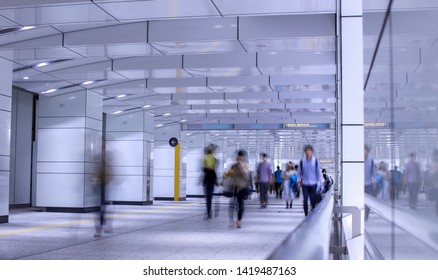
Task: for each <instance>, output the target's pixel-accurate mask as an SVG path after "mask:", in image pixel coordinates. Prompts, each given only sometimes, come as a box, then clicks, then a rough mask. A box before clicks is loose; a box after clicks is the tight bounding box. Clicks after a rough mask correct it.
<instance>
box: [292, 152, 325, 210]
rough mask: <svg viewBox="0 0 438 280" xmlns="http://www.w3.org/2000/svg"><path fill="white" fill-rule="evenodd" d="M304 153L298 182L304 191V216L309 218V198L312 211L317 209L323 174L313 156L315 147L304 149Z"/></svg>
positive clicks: (299, 168)
mask: <svg viewBox="0 0 438 280" xmlns="http://www.w3.org/2000/svg"><path fill="white" fill-rule="evenodd" d="M304 153H305V157H304V158H303V159H302V160H301V162H300V165H299V166H298V182H299V186H300V188H301V189H302V191H303V208H304V215H306V216H307V215H308V214H309V206H308V205H307V202H308V199H309V197H310V205H311V207H312V210H313V209H315V207H316V202H317V190H318V188H319V187H321V182H322V174H321V169H320V168H319V162H318V159H316V157H315V156H314V155H313V147H312V146H311V145H307V146H306V147H305V148H304Z"/></svg>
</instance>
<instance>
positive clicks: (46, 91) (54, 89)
mask: <svg viewBox="0 0 438 280" xmlns="http://www.w3.org/2000/svg"><path fill="white" fill-rule="evenodd" d="M57 90H58V89H56V88H52V89H48V90H45V91H43V92H41V93H52V92H55V91H57Z"/></svg>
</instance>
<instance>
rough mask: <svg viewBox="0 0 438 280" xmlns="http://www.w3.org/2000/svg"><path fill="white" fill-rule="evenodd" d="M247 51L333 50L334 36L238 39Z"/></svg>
mask: <svg viewBox="0 0 438 280" xmlns="http://www.w3.org/2000/svg"><path fill="white" fill-rule="evenodd" d="M240 41H241V42H242V45H243V46H244V47H245V49H246V50H247V51H248V52H272V51H333V50H335V49H336V39H335V37H334V36H333V37H310V38H284V39H240Z"/></svg>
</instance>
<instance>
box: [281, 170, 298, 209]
mask: <svg viewBox="0 0 438 280" xmlns="http://www.w3.org/2000/svg"><path fill="white" fill-rule="evenodd" d="M283 188H284V200H285V201H286V209H288V208H290V209H292V202H293V201H294V199H295V196H296V193H297V190H298V176H297V172H296V171H295V168H294V166H293V165H292V164H291V163H290V164H288V165H287V168H286V172H284V174H283Z"/></svg>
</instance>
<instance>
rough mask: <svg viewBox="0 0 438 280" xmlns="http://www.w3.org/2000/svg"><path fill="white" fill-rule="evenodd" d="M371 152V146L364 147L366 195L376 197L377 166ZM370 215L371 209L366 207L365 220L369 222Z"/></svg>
mask: <svg viewBox="0 0 438 280" xmlns="http://www.w3.org/2000/svg"><path fill="white" fill-rule="evenodd" d="M370 150H371V148H370V146H368V145H365V146H364V173H365V174H364V175H365V193H366V194H369V195H372V196H374V197H376V196H377V191H376V182H375V178H376V164H375V163H374V159H372V158H371V156H370ZM369 215H370V208H368V207H366V206H365V220H368V217H369Z"/></svg>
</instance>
